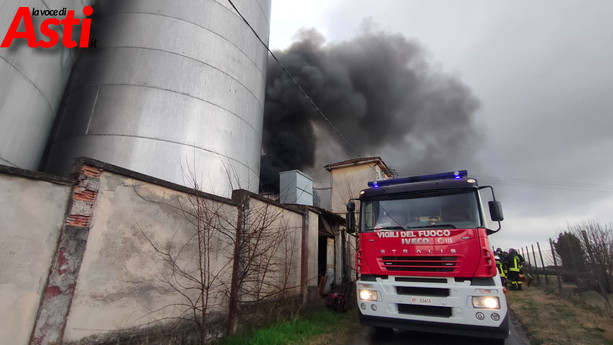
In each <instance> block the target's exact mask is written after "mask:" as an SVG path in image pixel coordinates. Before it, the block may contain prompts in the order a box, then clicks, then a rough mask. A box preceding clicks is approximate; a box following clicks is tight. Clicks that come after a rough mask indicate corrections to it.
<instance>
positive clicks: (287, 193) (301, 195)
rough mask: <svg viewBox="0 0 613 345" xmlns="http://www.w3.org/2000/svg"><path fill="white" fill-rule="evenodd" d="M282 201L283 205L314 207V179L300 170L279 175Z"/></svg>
mask: <svg viewBox="0 0 613 345" xmlns="http://www.w3.org/2000/svg"><path fill="white" fill-rule="evenodd" d="M279 180H280V187H281V189H280V190H279V193H280V201H281V203H282V204H300V205H308V206H313V179H312V178H310V177H309V176H307V175H305V174H304V173H302V172H301V171H299V170H290V171H283V172H280V173H279Z"/></svg>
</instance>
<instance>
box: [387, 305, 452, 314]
mask: <svg viewBox="0 0 613 345" xmlns="http://www.w3.org/2000/svg"><path fill="white" fill-rule="evenodd" d="M398 312H399V313H400V314H408V315H421V316H436V317H451V307H438V306H429V305H414V304H398Z"/></svg>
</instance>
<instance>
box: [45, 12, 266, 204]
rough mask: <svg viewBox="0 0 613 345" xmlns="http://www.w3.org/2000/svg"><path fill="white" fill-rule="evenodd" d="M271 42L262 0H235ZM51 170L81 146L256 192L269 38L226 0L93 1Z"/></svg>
mask: <svg viewBox="0 0 613 345" xmlns="http://www.w3.org/2000/svg"><path fill="white" fill-rule="evenodd" d="M233 2H234V4H235V5H236V7H237V8H238V10H239V11H240V12H241V14H243V15H244V16H245V17H246V19H247V21H248V22H249V23H250V24H251V26H252V27H253V28H254V29H255V30H256V32H257V33H258V34H259V36H260V37H261V38H262V39H263V40H264V41H265V42H267V41H268V36H269V28H270V24H269V18H270V0H233ZM92 18H93V20H92V26H93V29H92V30H93V31H92V35H91V38H92V39H95V40H96V41H97V43H96V45H97V48H94V49H88V50H87V51H85V52H84V54H82V55H81V57H80V58H79V60H78V62H77V64H76V66H75V68H74V71H73V73H72V76H71V80H70V82H69V85H68V87H67V89H66V92H65V95H64V99H63V105H62V108H61V111H60V112H59V114H58V116H59V117H60V119H59V120H60V121H59V122H58V128H59V129H58V131H57V133H55V136H54V140H53V145H52V147H51V151H50V154H49V157H48V159H47V170H48V171H50V172H55V173H60V174H65V173H66V172H67V171H68V169H70V161H71V160H72V159H73V158H76V157H81V156H87V157H92V158H95V159H98V160H101V161H104V162H107V163H111V164H115V165H118V166H121V167H124V168H127V169H130V170H134V171H137V172H141V173H144V174H147V175H151V176H153V177H156V178H160V179H163V180H167V181H170V182H174V183H179V184H183V185H186V186H189V187H191V186H193V184H192V179H193V178H196V179H197V180H198V184H199V187H200V188H201V189H202V190H204V191H207V192H211V193H215V194H217V195H222V196H229V195H230V193H231V191H232V189H237V188H243V189H248V190H251V191H257V189H258V184H259V166H260V147H261V138H262V117H263V107H264V91H265V77H266V58H267V51H266V48H265V47H264V46H263V45H262V44H261V43H260V42H259V41H258V40H257V38H256V37H255V35H254V34H253V33H252V32H251V29H250V28H249V27H248V26H247V25H246V24H245V23H244V22H243V20H242V19H241V18H240V17H239V16H238V14H237V13H236V12H235V11H234V9H233V8H232V6H231V5H230V3H229V2H228V1H227V0H185V1H168V0H130V1H125V0H104V1H95V2H94V15H93V16H92Z"/></svg>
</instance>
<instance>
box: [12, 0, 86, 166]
mask: <svg viewBox="0 0 613 345" xmlns="http://www.w3.org/2000/svg"><path fill="white" fill-rule="evenodd" d="M89 3H90V1H81V0H55V1H42V0H37V1H24V0H3V1H2V2H0V40H3V39H4V37H5V36H6V34H7V32H8V30H9V27H10V25H11V23H12V22H13V19H14V18H15V15H16V14H17V10H18V9H19V7H28V8H30V9H32V8H36V9H38V10H45V9H52V10H61V9H63V8H67V9H68V10H74V11H75V16H76V17H79V18H82V17H83V13H82V9H83V7H84V6H85V5H87V4H89ZM56 18H58V19H60V17H56ZM45 19H47V17H42V16H33V17H32V22H33V26H34V29H35V32H36V35H37V38H38V39H39V40H40V39H44V37H43V36H41V35H40V24H41V22H42V21H43V20H45ZM51 28H52V29H55V30H56V32H58V35H60V37H61V34H62V32H61V30H60V29H59V28H58V27H51ZM19 31H20V32H23V31H24V24H23V21H21V26H20V28H19ZM77 53H78V51H77V50H76V49H68V48H65V47H64V46H63V45H62V44H61V43H60V44H57V45H56V46H55V47H53V48H48V49H44V48H30V47H28V45H27V42H26V40H24V39H16V40H13V41H12V44H11V46H10V47H9V48H0V164H3V165H8V166H13V167H18V168H22V169H28V170H37V169H38V168H39V164H40V159H41V157H42V156H43V152H44V151H45V146H46V144H47V140H48V137H49V133H50V132H51V127H52V126H53V121H54V119H55V115H56V113H57V110H58V107H59V105H60V101H61V98H62V93H63V92H64V87H65V86H66V82H67V81H68V76H69V75H70V70H71V69H72V66H73V64H74V61H75V59H76V55H77Z"/></svg>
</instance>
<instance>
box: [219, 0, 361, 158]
mask: <svg viewBox="0 0 613 345" xmlns="http://www.w3.org/2000/svg"><path fill="white" fill-rule="evenodd" d="M228 2H229V3H230V5H231V6H232V8H234V10H235V11H236V13H238V15H239V16H240V17H241V19H242V20H243V22H245V24H246V25H247V26H248V27H249V29H250V30H251V32H253V34H254V35H255V37H256V38H257V39H258V41H260V43H262V45H263V46H264V48H266V51H268V53H269V54H270V55H271V56H272V58H273V59H274V60H275V61H276V63H277V64H278V65H279V66H280V67H281V69H283V72H284V73H285V74H286V75H287V76H288V77H289V78H290V80H291V81H292V82H293V83H294V85H296V87H297V88H298V90H300V92H301V93H302V94H303V95H304V97H306V99H307V100H308V101H309V103H311V105H312V106H313V108H314V109H315V111H317V113H318V114H319V115H320V116H321V117H322V118H323V119H324V120H325V121H326V122H327V123H328V125H329V126H330V127H331V128H332V129H333V130H334V132H335V133H336V135H338V137H339V138H341V140H343V142H344V143H345V144H346V145H347V146H348V147H349V148H350V149H351V151H352V152H353V153H355V154H356V155H357V156H358V157H362V154H360V152H358V150H356V149H355V148H354V147H353V145H351V143H349V141H348V140H347V139H346V138H345V137H344V136H343V135H342V134H341V132H340V131H339V130H338V129H337V128H336V127H335V126H334V125H333V124H332V122H331V121H330V120H329V119H328V117H326V115H325V114H324V113H323V112H322V111H321V109H319V107H318V106H317V104H315V102H314V101H313V99H312V98H311V97H310V96H309V95H308V94H307V93H306V91H305V90H304V89H303V88H302V86H300V84H298V82H297V81H296V79H294V76H293V75H292V74H291V73H290V72H289V71H288V70H287V68H285V66H284V65H283V64H282V63H281V61H279V59H277V56H276V55H275V54H274V53H273V52H272V51H271V50H270V48H269V47H268V45H267V44H266V43H265V42H264V41H263V40H262V39H261V38H260V35H258V33H257V32H256V31H255V29H254V28H253V27H252V26H251V24H250V23H249V22H248V21H247V19H246V18H245V17H244V16H243V15H242V13H241V12H240V11H239V10H238V8H236V6H235V5H234V3H233V2H232V0H228Z"/></svg>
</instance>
